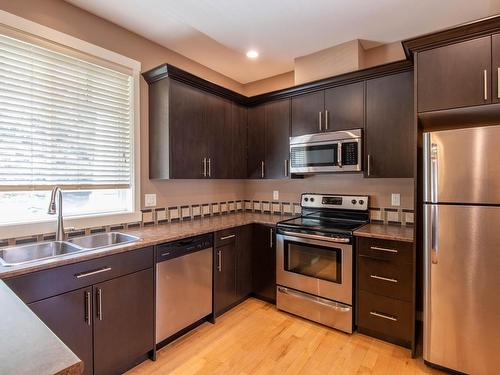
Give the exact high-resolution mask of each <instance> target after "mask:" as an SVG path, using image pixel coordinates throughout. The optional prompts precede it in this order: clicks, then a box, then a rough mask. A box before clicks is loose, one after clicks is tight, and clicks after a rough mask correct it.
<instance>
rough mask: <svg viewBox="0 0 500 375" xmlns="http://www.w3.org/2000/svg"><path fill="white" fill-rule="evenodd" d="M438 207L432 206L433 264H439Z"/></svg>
mask: <svg viewBox="0 0 500 375" xmlns="http://www.w3.org/2000/svg"><path fill="white" fill-rule="evenodd" d="M438 210H439V209H438V206H437V205H432V206H431V262H432V264H437V263H438V236H439V234H438V216H439V215H438Z"/></svg>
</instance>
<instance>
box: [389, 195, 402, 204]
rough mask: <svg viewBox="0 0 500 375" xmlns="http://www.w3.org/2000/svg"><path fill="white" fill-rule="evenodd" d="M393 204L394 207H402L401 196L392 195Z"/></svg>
mask: <svg viewBox="0 0 500 375" xmlns="http://www.w3.org/2000/svg"><path fill="white" fill-rule="evenodd" d="M391 204H392V205H393V206H401V194H396V193H392V194H391Z"/></svg>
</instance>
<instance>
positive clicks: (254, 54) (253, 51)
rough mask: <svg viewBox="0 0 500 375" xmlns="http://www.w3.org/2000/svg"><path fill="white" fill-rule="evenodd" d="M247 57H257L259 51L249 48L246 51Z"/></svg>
mask: <svg viewBox="0 0 500 375" xmlns="http://www.w3.org/2000/svg"><path fill="white" fill-rule="evenodd" d="M247 57H248V58H249V59H256V58H257V57H259V53H258V52H257V51H256V50H254V49H251V50H249V51H247Z"/></svg>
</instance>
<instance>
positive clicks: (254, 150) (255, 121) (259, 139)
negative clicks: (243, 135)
mask: <svg viewBox="0 0 500 375" xmlns="http://www.w3.org/2000/svg"><path fill="white" fill-rule="evenodd" d="M265 158H266V110H265V105H259V106H256V107H251V108H249V109H248V161H247V173H248V178H264V175H265V171H264V165H263V163H264V161H265Z"/></svg>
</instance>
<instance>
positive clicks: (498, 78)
mask: <svg viewBox="0 0 500 375" xmlns="http://www.w3.org/2000/svg"><path fill="white" fill-rule="evenodd" d="M491 77H492V78H491V80H492V93H491V100H492V101H493V103H499V102H500V34H495V35H493V36H492V37H491Z"/></svg>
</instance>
